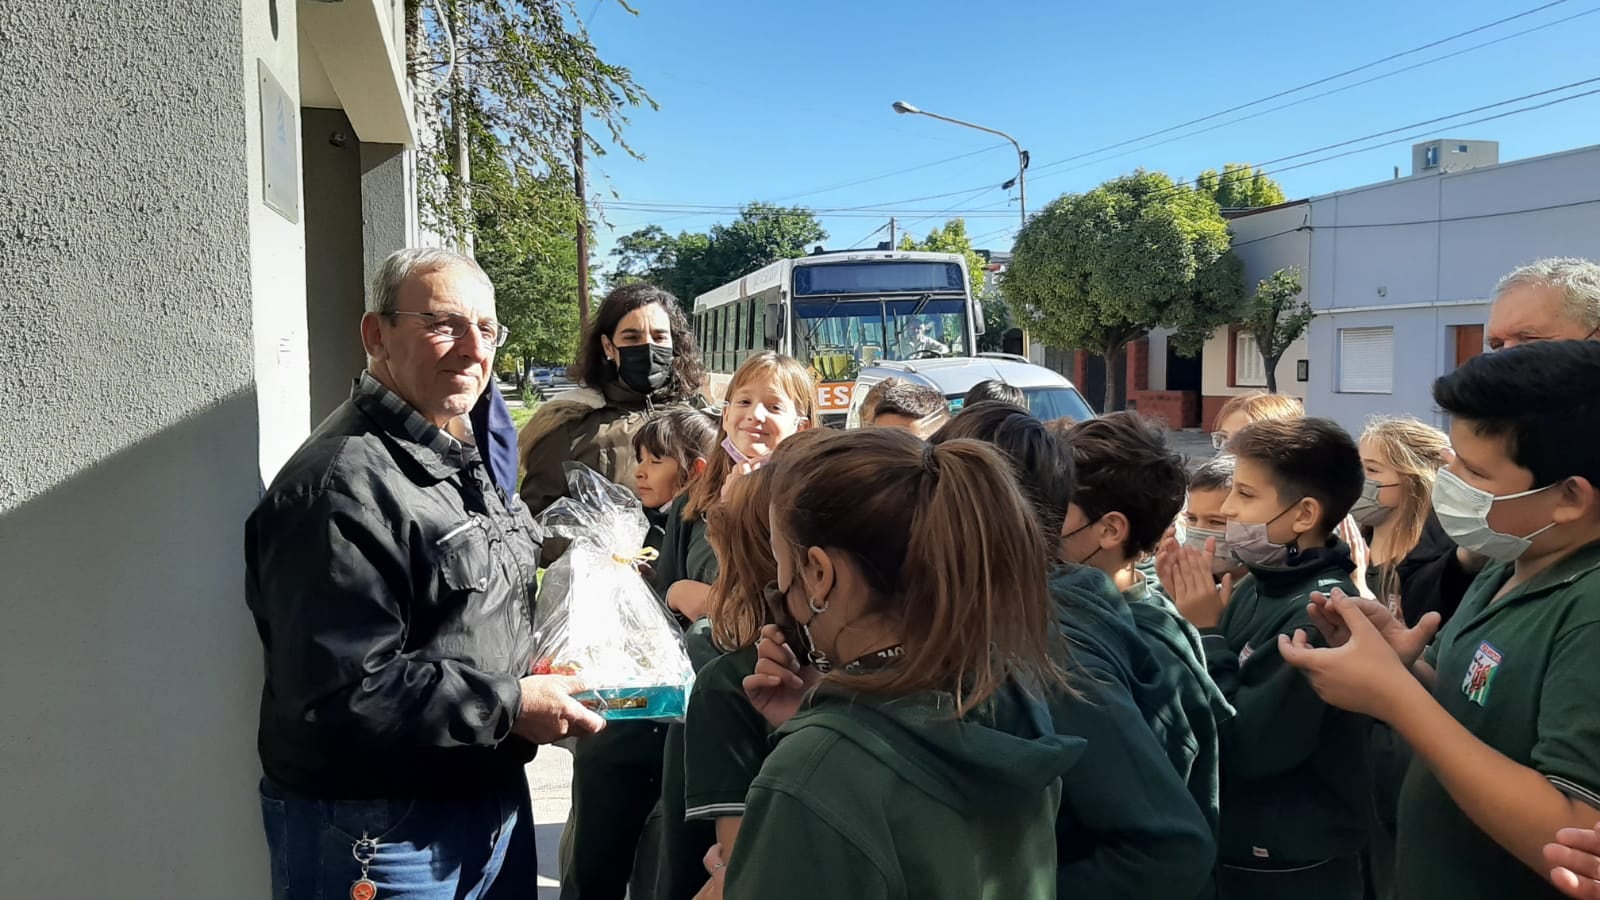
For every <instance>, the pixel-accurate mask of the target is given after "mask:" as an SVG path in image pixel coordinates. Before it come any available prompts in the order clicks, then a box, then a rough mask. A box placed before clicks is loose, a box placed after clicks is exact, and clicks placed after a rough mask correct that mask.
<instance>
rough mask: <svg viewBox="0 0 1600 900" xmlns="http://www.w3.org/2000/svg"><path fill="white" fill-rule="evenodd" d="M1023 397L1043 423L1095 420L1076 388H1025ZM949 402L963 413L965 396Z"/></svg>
mask: <svg viewBox="0 0 1600 900" xmlns="http://www.w3.org/2000/svg"><path fill="white" fill-rule="evenodd" d="M1022 396H1023V397H1024V398H1026V399H1027V401H1028V412H1031V413H1033V415H1034V418H1036V419H1038V420H1040V421H1041V422H1049V421H1052V420H1054V419H1060V418H1068V419H1071V420H1073V421H1074V422H1082V421H1084V420H1085V419H1092V418H1094V410H1092V409H1090V408H1089V404H1088V402H1087V401H1085V400H1084V399H1083V395H1082V394H1080V393H1078V391H1077V390H1076V389H1075V388H1070V387H1036V388H1023V389H1022ZM949 400H950V411H951V412H952V413H957V412H960V411H961V406H962V402H963V401H964V400H965V396H964V395H962V394H951V395H950V396H949Z"/></svg>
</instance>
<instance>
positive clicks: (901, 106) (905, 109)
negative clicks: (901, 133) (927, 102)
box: [894, 100, 922, 115]
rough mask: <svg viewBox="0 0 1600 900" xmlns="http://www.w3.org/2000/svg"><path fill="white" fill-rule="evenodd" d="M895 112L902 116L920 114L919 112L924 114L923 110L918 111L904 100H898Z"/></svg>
mask: <svg viewBox="0 0 1600 900" xmlns="http://www.w3.org/2000/svg"><path fill="white" fill-rule="evenodd" d="M894 111H895V112H897V113H901V114H902V115H903V114H905V113H919V112H922V110H920V109H917V108H916V107H915V106H912V105H911V104H909V103H907V102H905V101H904V100H896V101H895V102H894Z"/></svg>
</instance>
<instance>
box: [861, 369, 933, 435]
mask: <svg viewBox="0 0 1600 900" xmlns="http://www.w3.org/2000/svg"><path fill="white" fill-rule="evenodd" d="M949 420H950V402H949V401H948V400H946V399H945V398H944V395H943V394H941V393H939V391H938V389H937V388H932V387H929V386H927V385H925V384H917V383H915V382H911V381H905V380H902V379H899V378H893V377H890V378H885V379H884V380H882V381H880V382H878V383H877V384H875V385H873V386H872V388H871V390H869V391H867V397H866V399H865V400H864V401H862V403H861V424H862V425H864V426H867V427H872V426H878V427H884V428H904V429H906V430H907V431H910V432H912V433H913V434H915V435H916V436H917V437H920V438H924V439H926V438H927V437H928V436H929V435H932V434H933V433H934V432H935V431H938V430H939V427H940V426H942V425H943V424H944V423H945V422H948V421H949Z"/></svg>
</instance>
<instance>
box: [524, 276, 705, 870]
mask: <svg viewBox="0 0 1600 900" xmlns="http://www.w3.org/2000/svg"><path fill="white" fill-rule="evenodd" d="M569 375H570V377H571V378H572V379H573V380H574V381H576V382H577V383H578V388H577V389H575V390H572V391H569V392H567V393H565V394H563V395H561V396H560V397H558V398H556V399H554V400H551V401H550V402H548V403H546V404H544V405H543V406H541V407H539V411H538V412H537V413H535V414H534V416H533V418H532V419H530V420H529V421H528V424H527V425H525V426H523V428H522V434H521V435H520V437H519V439H518V446H519V449H520V453H521V458H522V468H523V471H524V472H525V473H526V474H525V475H524V476H523V481H522V488H521V491H520V493H521V495H522V499H523V500H524V501H526V502H527V504H528V506H529V507H530V508H531V509H532V510H533V512H534V513H535V514H536V515H537V514H538V513H539V511H541V510H543V509H544V508H545V507H547V506H549V505H550V504H551V503H553V502H555V501H556V500H557V499H559V498H560V497H562V496H564V495H565V494H566V492H567V478H566V474H565V472H563V470H562V466H563V464H565V463H568V462H579V463H583V464H584V465H586V466H588V467H589V468H591V469H594V470H595V471H597V472H599V473H600V474H602V475H604V476H605V477H606V478H608V479H610V480H611V481H613V482H615V483H617V484H620V485H622V486H624V487H626V488H628V489H630V490H632V488H633V485H634V472H635V470H636V469H637V468H638V463H637V461H636V460H637V457H636V456H635V454H634V449H633V437H634V435H635V434H636V433H638V432H639V430H640V429H641V428H643V427H644V424H645V422H646V420H648V419H649V418H650V416H651V414H652V413H654V412H656V411H658V410H661V409H663V408H666V407H670V406H674V405H678V406H681V405H687V404H697V405H704V403H705V401H704V400H703V399H701V397H700V391H701V385H702V383H703V382H704V380H705V369H704V368H703V367H702V366H701V363H700V352H699V349H698V347H697V346H696V345H695V340H694V334H693V333H692V332H691V331H690V330H689V325H688V322H687V320H686V319H685V318H684V316H683V313H682V312H681V311H680V310H679V308H678V301H677V299H676V298H675V297H673V296H672V295H671V294H669V293H667V292H666V291H664V290H662V289H661V288H658V287H653V286H651V285H648V284H629V285H624V286H622V287H619V288H617V289H616V290H614V291H612V292H611V293H610V294H609V295H607V296H606V298H605V300H604V301H602V302H601V304H600V308H599V309H598V310H596V311H595V314H594V317H593V319H592V320H591V321H590V323H589V327H588V329H587V330H586V331H585V332H584V335H583V341H582V343H581V344H580V345H579V347H578V359H577V362H575V363H574V364H573V365H572V368H571V369H570V370H569ZM645 512H646V514H647V515H649V516H652V517H659V518H660V519H661V520H662V521H665V518H666V511H665V510H664V509H663V510H646V511H645ZM557 543H558V542H555V541H547V542H546V543H545V552H544V557H545V560H546V561H547V564H548V561H549V560H551V559H554V558H555V557H556V556H558V555H559V554H560V553H561V552H562V550H564V549H565V547H564V543H565V542H560V543H561V544H562V545H563V546H557ZM593 737H594V739H593V740H584V741H580V742H578V743H577V745H576V746H575V747H574V748H573V777H572V807H573V808H572V816H571V818H570V819H569V820H568V823H567V830H566V833H565V834H564V835H563V840H562V847H561V851H562V852H561V856H562V869H563V872H564V875H563V877H562V879H561V896H562V898H563V900H622V898H623V896H624V894H625V893H627V891H628V887H629V881H630V875H633V876H634V880H635V882H636V883H642V884H650V883H652V882H653V880H654V874H653V871H648V869H650V868H653V862H654V859H655V853H654V850H653V848H647V849H645V850H644V851H643V852H642V853H638V855H639V858H641V859H643V860H644V861H645V862H646V869H647V871H643V872H638V873H634V872H633V866H632V863H633V861H634V859H635V854H636V852H638V851H637V848H638V847H639V845H640V844H641V843H646V844H648V843H649V840H648V837H647V834H648V831H647V827H646V823H647V819H648V817H649V816H650V813H651V810H652V809H653V808H654V807H655V805H656V801H657V799H658V798H659V797H660V793H661V758H662V750H663V747H664V745H665V741H666V725H665V724H664V723H661V722H652V721H635V722H612V723H611V725H610V726H609V727H608V728H606V730H605V731H604V732H603V733H601V734H598V735H594V736H593ZM635 896H638V893H635Z"/></svg>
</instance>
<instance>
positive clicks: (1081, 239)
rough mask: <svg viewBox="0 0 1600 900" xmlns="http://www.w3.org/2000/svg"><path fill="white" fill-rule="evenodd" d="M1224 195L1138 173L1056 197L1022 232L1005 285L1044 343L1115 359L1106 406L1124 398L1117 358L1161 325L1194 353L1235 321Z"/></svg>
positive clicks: (1237, 279)
mask: <svg viewBox="0 0 1600 900" xmlns="http://www.w3.org/2000/svg"><path fill="white" fill-rule="evenodd" d="M1231 240H1232V239H1231V238H1230V237H1229V235H1228V227H1227V223H1226V222H1224V221H1223V219H1222V215H1221V211H1220V210H1219V209H1218V207H1217V203H1216V200H1215V199H1213V198H1212V196H1211V195H1210V194H1209V193H1207V192H1204V191H1196V190H1190V189H1188V188H1186V187H1184V186H1182V185H1178V184H1175V183H1174V182H1173V181H1172V179H1171V178H1169V177H1167V176H1166V175H1164V174H1161V173H1159V172H1144V171H1139V172H1135V173H1134V174H1132V175H1125V176H1123V177H1121V178H1115V179H1112V180H1111V181H1108V182H1106V183H1105V184H1103V185H1101V186H1099V187H1097V188H1095V189H1094V190H1092V191H1089V192H1088V193H1084V194H1066V195H1064V196H1062V197H1059V198H1057V199H1056V200H1054V201H1052V202H1051V203H1050V204H1049V205H1048V206H1046V207H1045V208H1044V210H1043V211H1042V212H1041V213H1040V214H1039V215H1038V216H1035V217H1034V218H1033V219H1030V220H1029V221H1028V223H1027V224H1026V225H1024V226H1023V228H1022V230H1021V231H1020V232H1019V233H1018V235H1017V241H1016V245H1015V247H1014V248H1013V249H1012V259H1011V265H1010V267H1009V268H1008V269H1007V270H1006V272H1005V274H1004V275H1003V276H1002V278H1001V282H1000V290H1001V293H1002V294H1003V295H1004V296H1005V299H1006V302H1007V303H1008V304H1009V305H1010V307H1011V311H1012V313H1013V314H1014V315H1015V316H1016V317H1017V319H1018V321H1019V322H1020V323H1021V324H1022V325H1023V326H1024V327H1026V328H1027V329H1028V330H1029V331H1031V332H1032V333H1033V334H1034V335H1035V336H1036V337H1038V338H1039V339H1040V340H1042V341H1043V342H1044V343H1046V344H1048V345H1051V346H1055V347H1061V348H1064V349H1076V350H1087V351H1091V352H1094V353H1096V354H1099V355H1100V356H1102V357H1103V358H1104V359H1105V361H1106V376H1107V377H1106V389H1105V399H1104V404H1103V410H1105V411H1109V410H1111V409H1112V408H1113V407H1114V405H1115V396H1116V394H1115V392H1116V386H1115V384H1116V379H1115V378H1114V377H1113V376H1112V366H1113V364H1114V362H1115V359H1116V356H1117V354H1118V353H1119V352H1120V351H1121V350H1122V348H1123V347H1125V346H1127V344H1128V343H1129V342H1130V341H1133V340H1136V339H1138V338H1139V337H1141V336H1143V335H1144V334H1146V333H1148V332H1149V331H1150V330H1151V329H1152V328H1156V327H1167V328H1173V329H1175V330H1176V333H1175V334H1174V335H1173V337H1172V341H1173V342H1174V344H1175V345H1176V346H1177V347H1178V349H1179V351H1180V352H1188V353H1192V352H1195V351H1196V350H1197V349H1198V348H1199V347H1200V346H1201V345H1202V344H1203V343H1204V342H1205V340H1206V337H1207V336H1209V335H1210V334H1211V332H1213V331H1214V330H1216V328H1217V327H1218V326H1220V325H1224V324H1227V323H1230V322H1233V321H1235V320H1236V318H1237V316H1238V313H1239V308H1240V301H1241V299H1242V294H1243V286H1242V283H1241V275H1240V271H1241V269H1240V264H1239V261H1238V259H1237V258H1236V257H1235V256H1234V255H1233V253H1232V252H1231V251H1230V250H1229V245H1230V243H1231Z"/></svg>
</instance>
